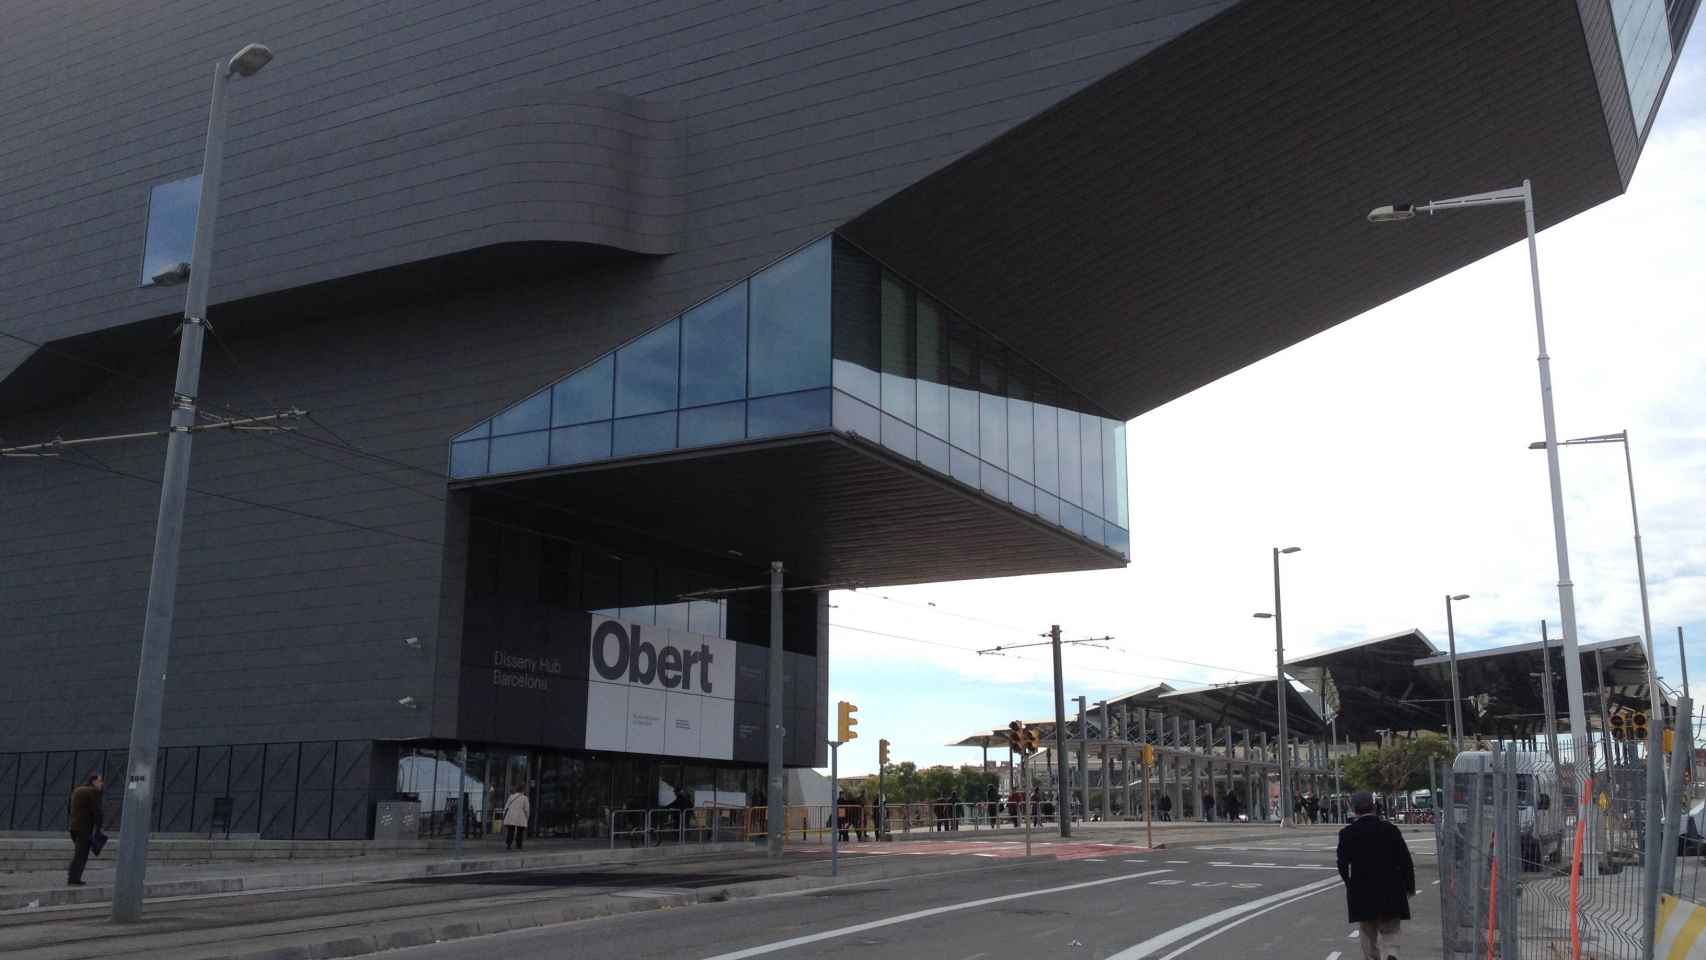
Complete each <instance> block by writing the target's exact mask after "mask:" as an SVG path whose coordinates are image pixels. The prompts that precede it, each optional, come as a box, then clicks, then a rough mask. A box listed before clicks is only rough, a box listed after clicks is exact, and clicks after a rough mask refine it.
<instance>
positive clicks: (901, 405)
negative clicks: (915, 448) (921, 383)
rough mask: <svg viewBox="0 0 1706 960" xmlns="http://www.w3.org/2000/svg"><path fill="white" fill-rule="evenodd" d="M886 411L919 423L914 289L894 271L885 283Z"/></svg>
mask: <svg viewBox="0 0 1706 960" xmlns="http://www.w3.org/2000/svg"><path fill="white" fill-rule="evenodd" d="M882 350H883V412H884V413H886V414H889V415H890V416H894V417H899V418H900V419H901V420H902V421H904V422H906V423H916V422H918V421H917V417H918V412H917V411H918V405H917V387H916V385H915V378H916V376H917V373H918V364H917V359H916V354H917V351H918V338H917V332H916V331H915V330H914V321H913V299H912V288H911V286H910V285H908V284H906V283H903V282H902V281H901V280H899V279H897V278H896V277H894V276H893V275H891V274H886V273H885V274H883V284H882Z"/></svg>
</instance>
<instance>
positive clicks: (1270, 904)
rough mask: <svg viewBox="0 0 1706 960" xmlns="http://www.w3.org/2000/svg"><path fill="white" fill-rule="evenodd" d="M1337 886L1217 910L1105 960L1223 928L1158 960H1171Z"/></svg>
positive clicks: (1136, 959) (1327, 883) (1140, 954)
mask: <svg viewBox="0 0 1706 960" xmlns="http://www.w3.org/2000/svg"><path fill="white" fill-rule="evenodd" d="M1338 882H1339V881H1338V879H1337V878H1332V879H1326V880H1317V881H1315V882H1314V883H1306V884H1304V885H1303V886H1301V887H1293V888H1291V889H1290V890H1285V891H1282V892H1280V893H1276V894H1272V895H1270V896H1266V897H1263V898H1261V899H1260V900H1252V901H1250V902H1249V903H1241V904H1239V905H1237V906H1235V907H1227V908H1226V909H1225V910H1221V911H1220V912H1218V913H1211V914H1209V915H1208V916H1206V917H1199V918H1198V919H1196V920H1192V921H1191V922H1190V923H1186V924H1181V925H1180V926H1177V927H1174V928H1173V929H1171V930H1168V931H1166V932H1164V933H1158V934H1156V935H1155V936H1153V937H1150V938H1149V939H1148V940H1145V941H1143V942H1142V943H1140V944H1138V945H1136V946H1134V947H1128V948H1127V949H1125V950H1121V951H1120V952H1119V953H1116V954H1114V955H1112V956H1110V957H1109V958H1108V960H1142V958H1144V957H1148V956H1151V955H1153V954H1155V953H1158V952H1160V951H1162V950H1165V949H1166V948H1168V947H1170V946H1172V945H1173V944H1175V943H1178V942H1179V941H1180V940H1183V939H1185V938H1186V937H1189V936H1191V935H1192V934H1195V933H1198V932H1200V931H1203V930H1208V929H1209V928H1210V927H1215V926H1216V925H1217V924H1222V923H1224V924H1225V925H1224V926H1220V927H1219V928H1218V929H1214V930H1210V931H1209V932H1208V933H1207V934H1205V935H1203V936H1201V937H1198V938H1197V939H1195V940H1192V941H1191V942H1190V943H1187V944H1185V945H1184V946H1182V947H1180V948H1179V949H1177V950H1174V951H1173V952H1172V953H1169V954H1167V955H1166V956H1165V957H1162V958H1161V960H1172V958H1173V957H1177V956H1178V955H1180V954H1181V953H1184V952H1185V951H1187V950H1190V949H1191V948H1192V947H1195V946H1197V945H1198V944H1200V943H1202V942H1203V941H1205V940H1208V939H1209V938H1211V937H1217V936H1219V935H1220V934H1222V933H1224V932H1226V931H1227V930H1230V929H1232V928H1233V927H1235V926H1237V925H1239V924H1241V923H1243V922H1245V921H1246V920H1254V919H1255V918H1256V917H1259V916H1261V915H1262V914H1264V913H1267V912H1268V911H1270V910H1278V909H1279V908H1280V907H1283V906H1286V905H1288V904H1291V903H1294V902H1296V901H1298V900H1302V899H1303V898H1305V897H1312V896H1314V895H1316V894H1317V893H1324V892H1325V891H1327V890H1330V889H1332V888H1333V886H1334V885H1336V884H1337V883H1338ZM1229 920H1230V921H1231V922H1230V923H1225V921H1229Z"/></svg>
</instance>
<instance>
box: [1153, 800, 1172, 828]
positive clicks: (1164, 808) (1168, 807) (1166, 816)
mask: <svg viewBox="0 0 1706 960" xmlns="http://www.w3.org/2000/svg"><path fill="white" fill-rule="evenodd" d="M1155 808H1156V809H1157V810H1160V811H1161V819H1162V820H1164V821H1165V820H1171V819H1173V798H1172V797H1170V796H1168V795H1167V794H1165V793H1163V794H1162V795H1161V801H1160V802H1159V803H1157V804H1156V805H1155Z"/></svg>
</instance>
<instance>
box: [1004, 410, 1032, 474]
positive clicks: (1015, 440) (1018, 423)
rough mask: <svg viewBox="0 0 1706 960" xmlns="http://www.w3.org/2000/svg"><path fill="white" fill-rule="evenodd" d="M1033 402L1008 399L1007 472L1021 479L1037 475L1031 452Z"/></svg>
mask: <svg viewBox="0 0 1706 960" xmlns="http://www.w3.org/2000/svg"><path fill="white" fill-rule="evenodd" d="M1034 431H1035V428H1034V427H1032V425H1031V404H1030V402H1029V401H1026V400H1009V401H1007V472H1008V473H1011V474H1012V475H1013V476H1015V477H1018V478H1019V479H1020V480H1031V479H1034V478H1035V476H1036V472H1035V461H1034V459H1033V455H1032V453H1031V439H1032V435H1033V433H1034Z"/></svg>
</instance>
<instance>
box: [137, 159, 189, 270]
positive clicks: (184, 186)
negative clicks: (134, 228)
mask: <svg viewBox="0 0 1706 960" xmlns="http://www.w3.org/2000/svg"><path fill="white" fill-rule="evenodd" d="M200 205H201V174H199V173H198V174H196V175H195V176H193V177H185V178H184V179H182V180H173V181H171V182H170V183H159V184H155V185H154V187H153V189H151V190H149V191H148V228H147V231H146V236H145V239H144V242H143V247H142V279H141V285H142V286H144V287H151V286H155V285H161V286H164V285H169V284H173V283H182V282H183V281H185V280H187V279H189V267H190V253H191V250H192V249H193V248H194V246H195V215H196V209H197V208H198V207H199V206H200Z"/></svg>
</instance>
